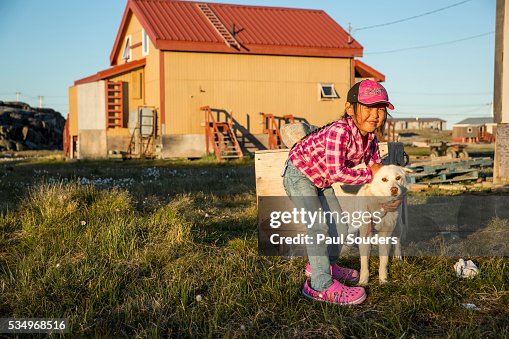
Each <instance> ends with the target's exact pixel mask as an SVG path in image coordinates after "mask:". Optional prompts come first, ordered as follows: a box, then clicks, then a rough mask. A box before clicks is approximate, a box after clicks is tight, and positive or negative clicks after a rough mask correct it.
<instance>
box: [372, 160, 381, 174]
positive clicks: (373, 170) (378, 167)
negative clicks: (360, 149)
mask: <svg viewBox="0 0 509 339" xmlns="http://www.w3.org/2000/svg"><path fill="white" fill-rule="evenodd" d="M380 168H382V165H380V164H376V163H375V164H373V165H371V173H373V176H375V174H376V172H378V170H379V169H380Z"/></svg>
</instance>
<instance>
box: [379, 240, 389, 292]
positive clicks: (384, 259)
mask: <svg viewBox="0 0 509 339" xmlns="http://www.w3.org/2000/svg"><path fill="white" fill-rule="evenodd" d="M391 234H392V232H379V234H378V235H379V237H380V238H385V239H386V240H389V237H390V236H391ZM387 242H389V241H386V242H385V243H384V244H379V245H378V255H379V256H380V258H379V259H380V266H379V267H378V278H379V280H380V283H381V284H384V283H386V282H387V276H388V274H387V265H388V263H389V251H390V249H391V244H390V242H389V243H387Z"/></svg>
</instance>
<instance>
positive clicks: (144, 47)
mask: <svg viewBox="0 0 509 339" xmlns="http://www.w3.org/2000/svg"><path fill="white" fill-rule="evenodd" d="M148 42H149V40H148V34H147V32H146V31H145V30H144V29H143V30H142V31H141V44H142V47H141V50H142V54H143V55H144V56H145V55H148V44H149V43H148Z"/></svg>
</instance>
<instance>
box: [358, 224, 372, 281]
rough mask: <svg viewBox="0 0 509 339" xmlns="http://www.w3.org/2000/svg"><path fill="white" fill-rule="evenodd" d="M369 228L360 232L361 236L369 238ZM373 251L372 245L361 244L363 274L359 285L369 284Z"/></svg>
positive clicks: (365, 227) (363, 227) (362, 228)
mask: <svg viewBox="0 0 509 339" xmlns="http://www.w3.org/2000/svg"><path fill="white" fill-rule="evenodd" d="M367 232H368V226H367V225H364V226H362V227H361V229H360V231H359V236H361V237H368V236H369V235H367ZM370 251H371V245H370V244H364V242H363V241H361V243H360V244H359V253H360V256H361V272H360V277H359V285H367V284H368V282H369V254H370Z"/></svg>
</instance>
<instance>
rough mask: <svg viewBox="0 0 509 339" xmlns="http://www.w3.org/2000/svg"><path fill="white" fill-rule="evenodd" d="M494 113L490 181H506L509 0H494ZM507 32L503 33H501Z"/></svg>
mask: <svg viewBox="0 0 509 339" xmlns="http://www.w3.org/2000/svg"><path fill="white" fill-rule="evenodd" d="M496 16H497V19H496V29H495V70H494V89H493V117H494V122H496V123H497V131H496V136H495V160H494V163H493V181H494V183H496V184H506V183H509V58H507V57H506V58H504V57H503V56H504V55H506V56H507V55H509V33H508V32H509V0H508V1H506V0H497V14H496ZM504 33H506V34H504Z"/></svg>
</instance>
